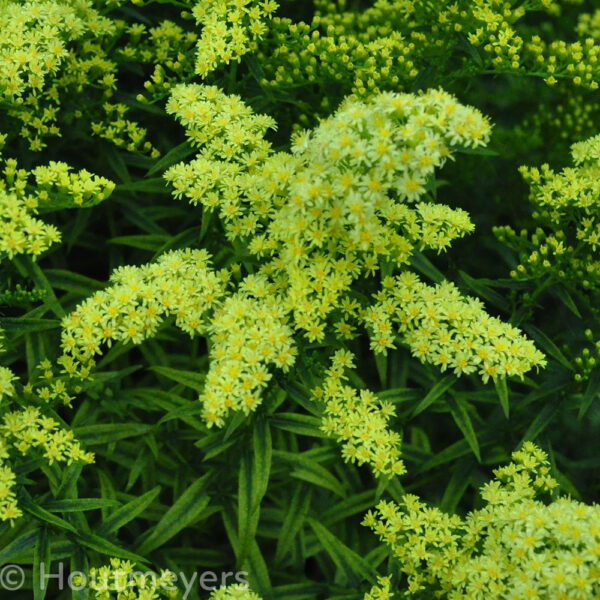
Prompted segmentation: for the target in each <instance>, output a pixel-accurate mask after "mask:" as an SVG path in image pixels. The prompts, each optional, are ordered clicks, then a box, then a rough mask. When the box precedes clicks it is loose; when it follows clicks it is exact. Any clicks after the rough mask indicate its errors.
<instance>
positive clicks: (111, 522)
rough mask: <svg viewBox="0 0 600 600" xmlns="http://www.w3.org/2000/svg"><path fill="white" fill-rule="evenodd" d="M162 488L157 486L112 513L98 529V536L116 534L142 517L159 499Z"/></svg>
mask: <svg viewBox="0 0 600 600" xmlns="http://www.w3.org/2000/svg"><path fill="white" fill-rule="evenodd" d="M160 490H161V487H160V486H159V485H157V486H156V487H155V488H152V489H151V490H150V491H148V492H146V493H145V494H143V495H142V496H139V497H138V498H134V499H133V500H132V501H131V502H128V503H127V504H125V505H124V506H122V507H121V508H119V509H117V510H115V511H114V512H113V513H111V514H110V515H109V516H108V517H107V518H106V519H105V520H104V521H103V523H102V524H101V525H100V527H98V534H100V535H109V534H111V533H116V532H117V531H118V530H119V529H120V528H121V527H123V526H124V525H126V524H127V523H129V522H131V521H133V520H134V519H135V518H136V517H137V516H138V515H141V514H142V513H143V512H144V511H145V510H146V509H147V508H148V507H149V506H150V505H151V504H152V503H153V502H154V501H155V500H156V498H157V497H158V495H159V494H160Z"/></svg>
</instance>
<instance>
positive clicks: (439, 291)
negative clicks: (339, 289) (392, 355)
mask: <svg viewBox="0 0 600 600" xmlns="http://www.w3.org/2000/svg"><path fill="white" fill-rule="evenodd" d="M364 320H365V322H366V324H367V326H368V328H369V331H370V332H371V338H372V342H371V347H372V348H373V349H374V350H375V351H377V352H384V351H385V350H386V348H391V347H393V345H394V336H395V335H396V330H395V329H394V327H392V325H396V326H397V332H398V333H399V334H400V335H401V337H402V340H403V341H404V342H405V343H407V344H408V345H409V347H410V349H411V352H412V354H413V355H414V356H416V357H417V358H419V359H420V360H422V361H423V362H428V363H431V364H434V365H438V366H439V367H440V369H441V370H442V371H445V370H446V369H452V370H453V371H454V373H455V374H457V375H461V374H463V373H467V374H468V373H474V372H477V373H478V374H479V375H480V376H481V378H482V379H483V381H484V382H487V381H488V379H490V378H492V379H496V378H501V377H511V376H515V375H517V376H519V377H522V376H523V375H524V373H526V372H527V371H529V370H530V369H531V368H533V367H543V366H545V364H546V361H545V359H544V355H543V354H542V353H541V352H540V351H539V350H537V349H536V347H535V345H534V343H533V342H532V341H531V340H529V339H527V338H526V337H525V336H524V335H523V334H522V333H521V331H520V329H518V328H517V327H514V326H512V325H510V324H508V323H504V322H503V321H501V320H500V319H498V318H497V317H491V316H489V315H488V314H487V313H486V311H485V309H484V306H483V303H482V302H481V301H480V300H478V299H476V298H470V297H468V296H467V297H465V296H463V295H462V294H461V292H460V291H459V290H458V288H457V287H456V286H455V285H454V284H453V283H451V282H448V281H446V282H443V283H441V284H438V285H436V286H430V285H427V284H426V283H423V282H422V281H421V280H420V279H419V277H418V276H417V275H415V274H414V273H410V272H405V273H403V274H402V275H399V276H398V277H397V278H396V279H395V280H391V281H390V285H389V287H388V288H387V289H385V290H384V293H383V297H382V298H381V299H380V300H379V301H378V302H377V303H376V304H374V305H373V306H371V307H370V308H369V309H367V310H366V311H365V315H364Z"/></svg>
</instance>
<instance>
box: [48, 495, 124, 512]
mask: <svg viewBox="0 0 600 600" xmlns="http://www.w3.org/2000/svg"><path fill="white" fill-rule="evenodd" d="M111 506H119V502H117V501H116V500H110V499H108V498H72V499H68V500H50V501H48V502H45V503H44V506H43V508H44V509H45V510H48V511H50V512H60V513H70V512H81V511H86V510H96V509H98V508H106V507H111Z"/></svg>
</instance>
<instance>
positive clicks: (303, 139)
mask: <svg viewBox="0 0 600 600" xmlns="http://www.w3.org/2000/svg"><path fill="white" fill-rule="evenodd" d="M167 108H168V111H169V112H171V113H173V114H175V116H176V118H177V119H178V120H179V121H180V122H181V123H182V124H183V125H184V127H186V130H187V134H188V137H189V138H190V139H191V140H192V141H193V142H194V143H196V144H197V145H198V146H200V149H201V150H200V153H199V155H198V157H197V158H195V159H194V160H193V161H192V162H190V163H181V164H178V165H175V166H174V167H172V168H170V169H169V170H168V171H167V173H166V174H165V177H166V179H167V180H168V181H169V182H170V183H171V184H172V185H173V188H174V194H175V196H176V197H181V196H185V197H187V198H188V199H189V200H190V201H191V202H192V203H198V202H201V203H202V204H204V205H205V206H206V207H207V208H218V209H219V212H220V215H221V217H222V219H223V221H224V225H225V228H226V231H227V233H228V235H229V236H230V237H231V238H235V237H239V236H241V237H245V238H250V239H249V241H248V248H249V250H250V252H251V253H253V254H255V255H257V256H259V257H267V258H268V257H271V262H270V263H268V264H266V265H265V266H264V269H263V271H264V273H266V274H267V275H268V276H269V277H271V278H272V279H274V280H275V282H276V284H277V286H278V289H280V290H282V293H284V296H285V300H284V301H285V303H286V305H287V306H288V307H289V309H290V310H292V311H294V318H295V323H296V325H297V326H299V327H301V328H303V329H304V330H305V331H306V332H307V335H308V337H309V339H311V340H321V339H322V338H323V335H324V319H325V317H326V316H327V314H329V313H330V312H331V311H332V310H333V309H334V308H335V307H336V306H337V305H338V304H339V302H340V301H341V298H342V296H343V293H344V292H345V291H347V290H348V289H349V288H350V285H351V283H352V281H353V280H354V279H356V278H357V277H358V276H359V275H360V274H361V272H366V273H370V272H373V271H375V270H376V269H377V268H378V263H379V258H380V257H386V258H389V259H391V260H392V261H394V262H395V263H396V265H398V266H401V265H403V264H405V263H406V262H407V261H408V259H409V257H410V255H411V253H412V250H413V248H414V247H415V246H417V247H418V248H419V249H425V248H433V249H436V250H438V251H440V250H442V249H444V248H446V247H447V246H448V245H449V244H450V242H451V241H452V240H453V239H455V238H457V237H461V236H463V235H465V234H466V233H468V232H470V231H472V228H473V226H472V223H471V222H470V220H469V218H468V215H467V214H466V213H465V212H464V211H462V210H460V209H451V208H449V207H446V206H438V205H436V204H433V203H431V202H417V203H415V202H416V200H418V199H419V198H420V197H421V196H423V195H425V194H426V186H427V184H428V182H429V180H430V179H431V178H432V177H433V173H434V170H435V168H436V167H441V166H442V165H443V164H444V162H445V161H446V160H447V159H448V157H450V156H451V154H452V146H458V147H478V146H480V145H484V144H486V143H487V141H488V139H489V135H490V129H491V128H490V125H489V123H488V121H487V119H485V118H484V117H483V116H482V115H481V114H480V113H479V112H478V111H476V110H475V109H472V108H469V107H466V106H463V105H461V104H459V103H458V102H457V101H456V100H455V99H454V98H453V97H452V96H451V95H449V94H447V93H445V92H443V91H441V90H431V91H428V92H426V93H422V94H420V95H412V94H381V95H379V96H376V97H374V98H372V99H371V100H369V101H368V102H347V103H345V104H344V105H343V106H342V107H341V108H340V110H339V111H338V112H336V113H335V115H333V116H332V117H330V118H329V119H327V120H325V121H323V122H322V123H321V124H320V125H319V126H318V127H317V128H316V129H315V130H313V131H309V132H304V133H302V134H300V135H298V136H296V137H295V138H294V140H293V145H292V151H291V153H283V152H280V153H274V152H272V151H271V150H270V146H269V144H268V143H267V142H265V141H264V139H263V136H264V134H265V132H266V130H267V129H268V128H273V127H274V125H275V124H274V122H273V121H272V120H271V119H270V118H268V117H264V116H261V115H254V113H253V112H252V111H251V110H250V109H249V108H248V107H247V106H245V105H244V104H243V103H242V102H241V101H240V99H239V98H237V97H235V96H233V97H230V96H227V95H225V94H223V93H222V92H219V91H218V90H217V89H216V88H213V87H206V86H196V85H182V86H179V87H177V88H176V89H175V90H174V91H173V94H172V97H171V100H170V102H169V104H168V107H167Z"/></svg>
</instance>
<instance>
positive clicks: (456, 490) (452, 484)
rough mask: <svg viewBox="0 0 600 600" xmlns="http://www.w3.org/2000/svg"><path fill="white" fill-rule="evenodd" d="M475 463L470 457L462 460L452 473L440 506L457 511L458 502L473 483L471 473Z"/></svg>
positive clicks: (445, 510)
mask: <svg viewBox="0 0 600 600" xmlns="http://www.w3.org/2000/svg"><path fill="white" fill-rule="evenodd" d="M474 466H475V463H474V462H473V459H471V458H470V457H469V458H468V459H465V460H462V461H461V462H460V463H458V465H457V466H456V468H455V469H454V472H453V473H452V477H450V481H449V482H448V485H447V486H446V489H445V491H444V495H443V497H442V500H441V502H440V508H441V509H442V510H443V511H444V512H447V513H450V514H453V513H455V512H456V509H457V507H458V504H459V502H460V500H461V498H462V497H463V496H464V493H465V492H466V491H467V488H468V487H469V483H471V473H472V471H473V467H474Z"/></svg>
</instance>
